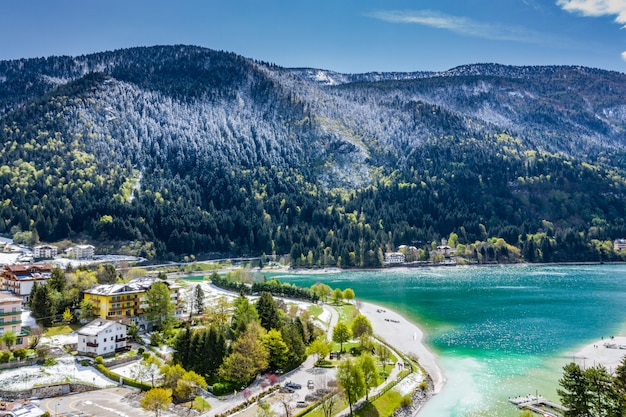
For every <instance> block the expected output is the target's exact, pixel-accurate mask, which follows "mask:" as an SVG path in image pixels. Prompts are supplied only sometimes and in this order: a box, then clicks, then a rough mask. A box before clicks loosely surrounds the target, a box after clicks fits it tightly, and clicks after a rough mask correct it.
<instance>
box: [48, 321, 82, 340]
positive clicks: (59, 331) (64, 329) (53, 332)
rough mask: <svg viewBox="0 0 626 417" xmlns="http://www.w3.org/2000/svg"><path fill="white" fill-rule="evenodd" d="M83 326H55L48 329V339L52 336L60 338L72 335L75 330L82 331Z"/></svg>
mask: <svg viewBox="0 0 626 417" xmlns="http://www.w3.org/2000/svg"><path fill="white" fill-rule="evenodd" d="M81 327H82V326H81V325H80V324H71V325H67V324H66V325H62V326H54V327H48V328H47V329H46V334H45V336H46V337H51V336H60V335H66V334H70V333H72V332H73V331H74V330H78V329H80V328H81Z"/></svg>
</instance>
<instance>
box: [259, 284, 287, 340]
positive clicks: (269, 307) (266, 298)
mask: <svg viewBox="0 0 626 417" xmlns="http://www.w3.org/2000/svg"><path fill="white" fill-rule="evenodd" d="M256 310H257V312H258V313H259V320H260V323H261V326H263V328H264V329H265V330H268V331H269V330H271V329H278V330H280V328H281V327H282V320H281V317H280V312H279V308H278V307H277V306H276V303H275V302H274V297H272V294H271V293H269V292H262V293H261V297H260V298H259V299H258V301H257V303H256Z"/></svg>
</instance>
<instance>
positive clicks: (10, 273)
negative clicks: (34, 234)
mask: <svg viewBox="0 0 626 417" xmlns="http://www.w3.org/2000/svg"><path fill="white" fill-rule="evenodd" d="M51 274H52V265H51V264H49V263H40V264H25V265H6V266H4V268H3V269H2V272H0V291H9V292H10V293H12V294H14V295H16V296H19V297H21V298H22V302H23V303H27V302H28V297H29V296H30V292H31V290H32V289H33V285H34V284H35V282H36V283H37V284H45V283H46V281H48V280H49V279H50V276H51Z"/></svg>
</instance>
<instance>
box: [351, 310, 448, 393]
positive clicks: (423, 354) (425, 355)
mask: <svg viewBox="0 0 626 417" xmlns="http://www.w3.org/2000/svg"><path fill="white" fill-rule="evenodd" d="M360 305H361V309H360V310H361V313H362V314H363V315H364V316H366V317H367V318H368V319H369V321H370V322H371V323H372V328H373V330H374V333H375V334H376V335H378V336H380V337H382V338H383V339H384V340H385V341H386V342H387V343H389V344H390V345H391V346H392V347H393V348H394V349H397V350H399V351H401V352H403V353H405V354H408V353H412V354H415V355H417V357H418V358H419V364H420V365H421V366H422V367H423V368H424V369H425V370H426V372H427V373H428V375H430V377H431V379H432V381H433V387H434V393H435V394H436V393H438V392H440V391H441V389H442V388H443V385H444V383H445V378H444V376H443V372H442V371H441V368H439V365H438V363H437V357H436V356H435V354H434V353H433V352H431V351H430V350H428V348H426V346H425V345H424V342H423V339H424V333H423V332H422V330H421V329H420V328H419V327H417V325H415V324H413V323H411V322H410V321H408V320H407V319H405V318H404V317H403V316H401V315H400V314H398V313H396V312H395V311H392V310H389V309H387V308H384V307H380V306H377V305H375V304H370V303H365V302H362V303H361V304H360Z"/></svg>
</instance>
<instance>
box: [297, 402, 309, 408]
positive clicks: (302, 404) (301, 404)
mask: <svg viewBox="0 0 626 417" xmlns="http://www.w3.org/2000/svg"><path fill="white" fill-rule="evenodd" d="M307 405H309V403H308V402H306V401H298V402H297V403H296V407H298V408H304V407H306V406H307Z"/></svg>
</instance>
